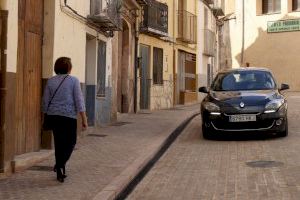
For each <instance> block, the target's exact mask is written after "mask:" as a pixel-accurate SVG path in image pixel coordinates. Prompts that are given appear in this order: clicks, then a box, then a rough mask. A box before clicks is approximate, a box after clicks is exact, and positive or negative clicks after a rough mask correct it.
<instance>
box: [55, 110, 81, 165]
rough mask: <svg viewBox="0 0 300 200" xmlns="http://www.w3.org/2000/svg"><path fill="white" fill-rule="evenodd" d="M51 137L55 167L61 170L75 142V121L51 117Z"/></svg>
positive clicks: (67, 118)
mask: <svg viewBox="0 0 300 200" xmlns="http://www.w3.org/2000/svg"><path fill="white" fill-rule="evenodd" d="M52 122H53V124H52V125H53V136H54V146H55V161H56V167H57V168H62V167H64V166H65V165H66V163H67V161H68V160H69V158H70V157H71V154H72V152H73V150H74V147H75V144H76V140H77V120H76V119H73V118H69V117H64V116H58V115H53V116H52Z"/></svg>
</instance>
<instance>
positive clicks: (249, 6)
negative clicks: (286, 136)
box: [230, 0, 300, 91]
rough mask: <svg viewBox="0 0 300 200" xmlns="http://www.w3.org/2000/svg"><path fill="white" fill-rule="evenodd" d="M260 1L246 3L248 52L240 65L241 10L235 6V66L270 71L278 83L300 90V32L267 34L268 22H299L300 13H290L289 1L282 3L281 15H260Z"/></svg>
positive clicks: (233, 49) (232, 42)
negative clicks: (293, 20) (246, 64)
mask: <svg viewBox="0 0 300 200" xmlns="http://www.w3.org/2000/svg"><path fill="white" fill-rule="evenodd" d="M260 3H261V0H256V1H254V0H246V1H245V8H246V9H245V10H246V14H245V50H244V63H240V61H241V47H242V46H241V45H242V44H241V41H242V29H241V27H242V20H241V17H242V14H241V13H242V6H241V2H239V1H238V2H236V17H237V19H236V20H231V21H230V37H231V48H232V63H233V64H232V65H233V67H239V66H243V65H245V63H246V62H249V63H250V66H262V67H268V68H270V69H271V70H272V71H273V74H274V75H275V78H276V79H277V81H278V82H279V83H282V82H284V83H289V84H290V86H291V90H293V91H299V90H300V79H299V77H298V74H299V73H300V68H299V63H300V57H299V51H300V46H299V43H300V32H299V31H295V32H282V33H267V22H268V21H276V20H286V19H294V18H300V13H299V12H290V6H289V5H288V3H291V1H290V0H288V1H287V0H282V1H281V13H278V14H268V15H262V14H261V11H260V12H259V11H258V12H257V8H259V7H260Z"/></svg>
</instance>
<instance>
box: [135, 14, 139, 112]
mask: <svg viewBox="0 0 300 200" xmlns="http://www.w3.org/2000/svg"><path fill="white" fill-rule="evenodd" d="M136 21H137V19H136ZM137 24H138V23H137V22H135V23H134V26H135V31H134V33H135V34H134V37H135V44H134V45H135V48H134V113H137V70H138V67H139V58H138V45H139V34H138V25H137Z"/></svg>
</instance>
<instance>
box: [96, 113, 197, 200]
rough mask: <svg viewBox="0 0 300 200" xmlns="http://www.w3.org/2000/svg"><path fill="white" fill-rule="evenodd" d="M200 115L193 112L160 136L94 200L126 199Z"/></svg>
mask: <svg viewBox="0 0 300 200" xmlns="http://www.w3.org/2000/svg"><path fill="white" fill-rule="evenodd" d="M198 114H199V112H193V113H192V114H191V115H190V116H189V117H187V119H185V120H184V121H183V122H181V123H180V124H179V126H177V127H176V128H175V129H174V127H173V128H172V129H170V131H169V132H170V134H169V135H167V136H160V137H158V138H157V139H155V140H154V142H153V143H152V144H151V145H150V146H149V147H147V149H146V150H145V151H144V152H146V153H145V154H144V155H141V156H139V157H138V158H137V159H136V160H134V161H133V163H132V164H130V165H129V166H128V167H127V168H126V169H125V170H124V171H123V172H122V173H121V174H120V175H119V176H117V177H116V178H114V180H113V181H112V182H110V183H109V184H108V185H107V186H106V187H105V188H104V189H103V190H102V191H100V192H99V193H98V194H96V196H95V197H94V198H93V200H121V199H125V198H126V197H127V196H128V195H129V194H130V193H131V192H132V190H133V189H134V188H135V187H136V185H137V184H138V183H139V182H140V181H141V180H142V179H143V177H144V176H145V175H146V174H147V172H148V171H149V170H150V169H151V168H152V167H153V165H154V164H155V163H156V162H157V161H158V160H159V158H160V157H161V156H162V155H163V154H164V153H165V151H166V150H167V149H168V148H169V146H170V145H171V144H172V143H173V142H174V141H175V139H176V138H177V136H178V135H179V134H180V133H181V132H182V131H183V129H184V128H185V127H186V126H187V125H188V123H189V122H190V121H191V120H192V119H193V118H194V117H195V116H197V115H198Z"/></svg>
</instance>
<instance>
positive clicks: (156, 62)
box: [153, 47, 163, 84]
mask: <svg viewBox="0 0 300 200" xmlns="http://www.w3.org/2000/svg"><path fill="white" fill-rule="evenodd" d="M153 83H154V84H163V49H160V48H156V47H154V48H153Z"/></svg>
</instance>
